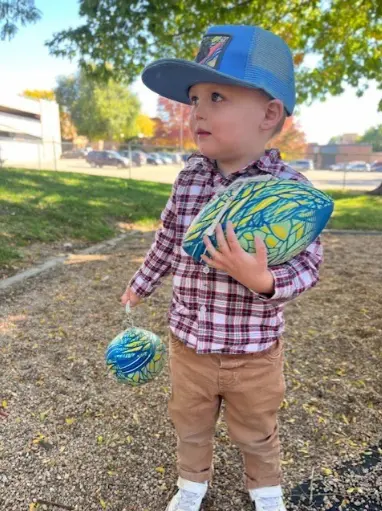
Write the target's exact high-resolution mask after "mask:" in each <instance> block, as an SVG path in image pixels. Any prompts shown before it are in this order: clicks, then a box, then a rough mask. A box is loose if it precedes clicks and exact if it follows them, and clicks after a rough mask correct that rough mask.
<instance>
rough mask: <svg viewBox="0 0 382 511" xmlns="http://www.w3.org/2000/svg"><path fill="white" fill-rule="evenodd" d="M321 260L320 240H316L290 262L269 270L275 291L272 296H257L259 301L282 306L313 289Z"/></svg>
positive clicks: (317, 278)
mask: <svg viewBox="0 0 382 511" xmlns="http://www.w3.org/2000/svg"><path fill="white" fill-rule="evenodd" d="M322 260H323V250H322V244H321V241H320V238H317V239H316V240H315V241H314V242H313V243H311V244H310V245H309V246H308V248H307V249H306V250H304V251H303V252H301V254H299V255H297V256H296V257H294V258H293V259H291V260H290V261H288V262H286V263H284V264H280V265H279V266H273V267H270V268H269V270H270V272H271V273H272V275H273V278H274V283H275V284H274V286H275V287H274V289H275V290H274V293H273V295H272V296H269V295H264V294H259V295H258V298H259V300H262V301H267V302H271V303H274V304H282V303H285V302H288V301H289V300H292V299H294V298H296V297H297V296H299V295H300V294H301V293H303V292H304V291H306V290H308V289H310V288H312V287H314V286H315V285H316V284H317V282H318V280H319V266H320V264H321V263H322Z"/></svg>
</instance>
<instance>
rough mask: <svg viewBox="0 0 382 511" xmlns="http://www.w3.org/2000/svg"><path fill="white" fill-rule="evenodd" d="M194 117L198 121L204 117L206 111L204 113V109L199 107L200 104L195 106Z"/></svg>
mask: <svg viewBox="0 0 382 511" xmlns="http://www.w3.org/2000/svg"><path fill="white" fill-rule="evenodd" d="M195 117H196V119H197V120H198V121H199V120H201V119H205V118H206V113H205V111H204V109H203V108H201V107H200V105H198V106H197V107H196V110H195Z"/></svg>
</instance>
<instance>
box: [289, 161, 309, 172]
mask: <svg viewBox="0 0 382 511" xmlns="http://www.w3.org/2000/svg"><path fill="white" fill-rule="evenodd" d="M288 165H290V166H291V167H292V168H294V169H295V170H314V163H313V160H293V161H290V162H289V163H288Z"/></svg>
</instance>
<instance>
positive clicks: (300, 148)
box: [268, 116, 306, 160]
mask: <svg viewBox="0 0 382 511" xmlns="http://www.w3.org/2000/svg"><path fill="white" fill-rule="evenodd" d="M268 147H277V148H278V149H279V150H280V152H281V155H282V157H283V158H284V159H285V160H293V159H296V158H301V157H302V156H304V155H305V153H306V139H305V133H304V132H303V130H302V129H301V127H300V125H299V124H298V122H297V120H296V118H295V117H293V116H291V117H287V118H286V121H285V124H284V126H283V129H282V131H281V132H280V133H279V134H278V135H276V136H275V137H274V138H272V139H271V140H270V141H269V144H268Z"/></svg>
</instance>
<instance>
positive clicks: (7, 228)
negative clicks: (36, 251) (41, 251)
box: [0, 168, 171, 266]
mask: <svg viewBox="0 0 382 511" xmlns="http://www.w3.org/2000/svg"><path fill="white" fill-rule="evenodd" d="M170 191H171V186H170V185H166V184H160V183H152V182H148V181H136V180H126V179H115V178H107V177H98V176H89V175H86V174H75V173H57V172H49V171H33V170H20V169H4V168H3V169H0V266H4V265H6V264H8V263H10V262H11V261H12V260H15V259H17V258H20V257H22V247H25V246H27V245H29V244H31V243H34V242H47V243H49V242H54V241H59V240H67V239H72V240H73V239H77V240H83V241H91V242H98V241H101V240H104V239H107V238H110V237H112V236H113V235H115V234H116V233H117V232H118V226H117V224H118V222H124V223H131V224H135V225H136V226H144V227H145V228H150V227H152V228H155V226H156V225H158V221H159V217H160V213H161V211H162V209H163V207H164V205H165V204H166V201H167V198H168V196H169V194H170Z"/></svg>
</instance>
